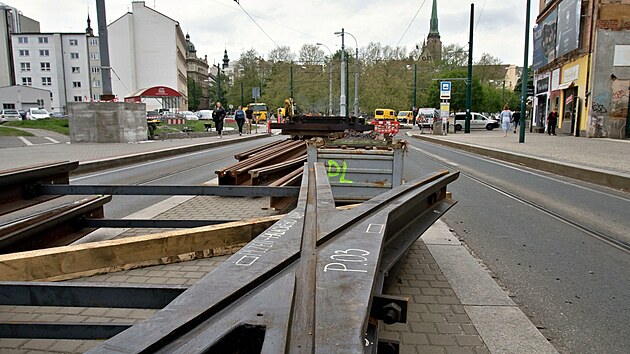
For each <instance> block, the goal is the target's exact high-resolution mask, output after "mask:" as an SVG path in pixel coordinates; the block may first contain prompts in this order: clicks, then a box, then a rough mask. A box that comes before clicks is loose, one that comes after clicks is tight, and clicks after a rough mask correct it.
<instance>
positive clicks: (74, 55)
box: [70, 53, 79, 59]
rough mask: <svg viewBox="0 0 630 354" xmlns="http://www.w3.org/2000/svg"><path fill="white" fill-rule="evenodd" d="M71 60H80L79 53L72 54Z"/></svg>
mask: <svg viewBox="0 0 630 354" xmlns="http://www.w3.org/2000/svg"><path fill="white" fill-rule="evenodd" d="M70 59H79V53H70Z"/></svg>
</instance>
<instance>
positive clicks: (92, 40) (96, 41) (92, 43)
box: [90, 38, 98, 46]
mask: <svg viewBox="0 0 630 354" xmlns="http://www.w3.org/2000/svg"><path fill="white" fill-rule="evenodd" d="M90 45H92V46H96V45H98V39H96V38H90Z"/></svg>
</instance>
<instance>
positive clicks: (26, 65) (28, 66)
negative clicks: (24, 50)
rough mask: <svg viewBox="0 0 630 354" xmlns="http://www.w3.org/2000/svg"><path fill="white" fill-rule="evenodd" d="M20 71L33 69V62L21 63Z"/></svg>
mask: <svg viewBox="0 0 630 354" xmlns="http://www.w3.org/2000/svg"><path fill="white" fill-rule="evenodd" d="M20 71H31V63H20Z"/></svg>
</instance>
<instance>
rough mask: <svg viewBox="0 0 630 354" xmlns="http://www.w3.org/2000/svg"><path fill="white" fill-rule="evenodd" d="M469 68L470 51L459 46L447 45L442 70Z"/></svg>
mask: <svg viewBox="0 0 630 354" xmlns="http://www.w3.org/2000/svg"><path fill="white" fill-rule="evenodd" d="M465 66H468V49H466V48H464V47H462V46H461V45H459V44H449V45H445V46H444V48H443V49H442V63H441V67H442V70H455V69H459V68H462V67H465Z"/></svg>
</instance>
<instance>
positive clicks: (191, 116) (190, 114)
mask: <svg viewBox="0 0 630 354" xmlns="http://www.w3.org/2000/svg"><path fill="white" fill-rule="evenodd" d="M177 117H178V118H185V119H186V120H199V117H197V115H196V114H194V113H193V112H191V111H181V112H179V113H177Z"/></svg>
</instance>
